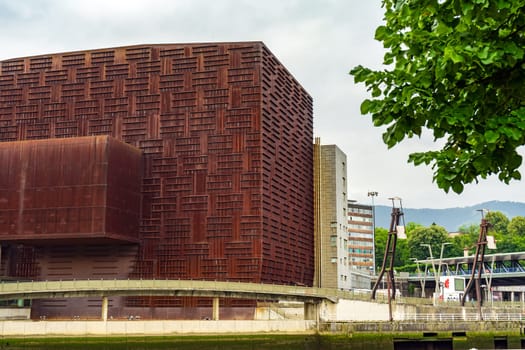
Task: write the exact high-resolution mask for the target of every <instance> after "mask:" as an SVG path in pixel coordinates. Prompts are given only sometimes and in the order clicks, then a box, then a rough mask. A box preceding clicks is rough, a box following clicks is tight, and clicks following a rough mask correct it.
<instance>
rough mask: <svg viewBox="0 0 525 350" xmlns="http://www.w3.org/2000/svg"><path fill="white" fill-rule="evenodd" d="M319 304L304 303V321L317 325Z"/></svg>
mask: <svg viewBox="0 0 525 350" xmlns="http://www.w3.org/2000/svg"><path fill="white" fill-rule="evenodd" d="M319 309H320V307H319V304H318V303H308V302H304V319H305V320H314V321H315V322H316V323H319Z"/></svg>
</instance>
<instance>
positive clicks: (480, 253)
mask: <svg viewBox="0 0 525 350" xmlns="http://www.w3.org/2000/svg"><path fill="white" fill-rule="evenodd" d="M479 227H480V229H479V236H478V241H477V243H476V253H475V254H474V261H473V262H472V275H471V276H470V280H469V281H468V283H467V286H466V287H465V293H463V297H462V298H461V306H465V300H466V298H467V295H468V293H469V292H470V290H471V289H472V285H473V284H474V285H475V288H476V300H477V303H478V312H479V317H480V320H482V319H483V314H482V312H481V303H482V300H483V298H482V295H481V286H480V281H481V272H482V270H483V268H484V263H485V262H484V259H485V249H486V247H487V243H488V241H487V231H488V229H489V228H490V227H492V224H491V223H490V222H488V221H487V220H486V219H485V218H484V217H483V212H482V218H481V224H480V225H479ZM476 274H477V277H476Z"/></svg>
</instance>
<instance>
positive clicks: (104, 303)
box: [101, 296, 108, 321]
mask: <svg viewBox="0 0 525 350" xmlns="http://www.w3.org/2000/svg"><path fill="white" fill-rule="evenodd" d="M101 317H102V321H107V320H108V297H106V296H104V297H102V311H101Z"/></svg>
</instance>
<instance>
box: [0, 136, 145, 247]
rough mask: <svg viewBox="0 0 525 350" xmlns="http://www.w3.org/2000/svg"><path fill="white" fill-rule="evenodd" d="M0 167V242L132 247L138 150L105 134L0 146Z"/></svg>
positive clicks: (135, 231)
mask: <svg viewBox="0 0 525 350" xmlns="http://www.w3.org/2000/svg"><path fill="white" fill-rule="evenodd" d="M0 164H2V166H1V167H0V192H1V193H2V198H3V199H4V200H2V201H0V241H1V242H3V243H6V242H20V243H25V244H28V243H29V244H31V243H36V244H41V245H42V244H53V245H56V244H65V243H69V244H73V243H77V244H78V243H79V241H83V242H89V243H92V244H93V243H95V242H96V241H104V240H106V241H107V240H112V239H116V240H118V241H124V242H128V243H129V242H135V243H136V242H138V239H139V212H140V185H141V174H142V168H141V154H140V151H139V150H138V149H136V148H134V147H132V146H129V145H126V144H124V143H121V142H119V141H116V140H114V139H112V138H110V137H108V136H98V137H80V138H78V137H75V138H67V139H47V140H35V141H18V142H0Z"/></svg>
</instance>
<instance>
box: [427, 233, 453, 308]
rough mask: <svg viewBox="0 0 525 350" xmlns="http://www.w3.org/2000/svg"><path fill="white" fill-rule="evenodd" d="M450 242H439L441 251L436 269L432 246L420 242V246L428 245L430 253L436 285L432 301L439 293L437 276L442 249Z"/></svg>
mask: <svg viewBox="0 0 525 350" xmlns="http://www.w3.org/2000/svg"><path fill="white" fill-rule="evenodd" d="M450 244H452V243H450V242H444V243H441V252H440V254H439V260H438V268H437V271H436V264H435V263H434V256H433V255H432V246H431V245H430V244H428V243H421V246H423V247H428V252H429V253H430V260H431V261H432V271H433V272H434V279H435V283H436V287H435V288H434V301H435V300H436V298H437V297H438V295H439V276H440V275H441V261H442V260H443V251H444V250H445V246H446V245H450Z"/></svg>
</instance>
